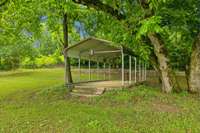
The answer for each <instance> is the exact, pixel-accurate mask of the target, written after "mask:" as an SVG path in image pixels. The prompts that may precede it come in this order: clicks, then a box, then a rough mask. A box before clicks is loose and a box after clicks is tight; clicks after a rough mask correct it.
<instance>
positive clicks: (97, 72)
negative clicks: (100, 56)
mask: <svg viewBox="0 0 200 133" xmlns="http://www.w3.org/2000/svg"><path fill="white" fill-rule="evenodd" d="M97 79H99V62H97Z"/></svg>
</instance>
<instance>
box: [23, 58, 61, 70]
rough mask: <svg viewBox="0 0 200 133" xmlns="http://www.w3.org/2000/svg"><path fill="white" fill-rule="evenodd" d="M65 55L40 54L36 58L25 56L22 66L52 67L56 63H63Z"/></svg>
mask: <svg viewBox="0 0 200 133" xmlns="http://www.w3.org/2000/svg"><path fill="white" fill-rule="evenodd" d="M63 62H64V58H63V56H57V55H49V56H43V55H42V56H40V57H37V58H35V59H31V58H25V59H24V60H23V61H22V63H21V66H22V67H24V68H43V67H52V66H55V65H60V64H63Z"/></svg>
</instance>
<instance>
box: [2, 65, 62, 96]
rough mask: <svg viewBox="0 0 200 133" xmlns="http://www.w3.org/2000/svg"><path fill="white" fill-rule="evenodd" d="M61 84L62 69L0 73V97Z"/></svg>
mask: <svg viewBox="0 0 200 133" xmlns="http://www.w3.org/2000/svg"><path fill="white" fill-rule="evenodd" d="M56 84H63V69H61V68H56V69H37V70H17V71H13V72H12V71H11V72H1V73H0V96H1V97H3V96H5V95H7V94H10V93H13V92H15V91H19V90H25V89H26V90H27V89H30V90H31V89H38V88H44V87H48V86H52V85H56Z"/></svg>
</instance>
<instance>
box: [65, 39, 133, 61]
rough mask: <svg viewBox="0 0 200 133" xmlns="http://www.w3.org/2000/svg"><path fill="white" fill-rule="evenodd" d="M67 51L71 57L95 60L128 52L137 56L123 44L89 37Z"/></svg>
mask: <svg viewBox="0 0 200 133" xmlns="http://www.w3.org/2000/svg"><path fill="white" fill-rule="evenodd" d="M64 52H67V55H68V56H69V57H73V58H81V59H86V60H88V59H90V60H93V61H100V62H102V61H105V60H106V59H112V58H116V57H119V56H121V54H122V52H123V54H128V55H132V56H135V54H134V53H133V51H132V50H130V49H128V48H126V47H124V46H122V45H117V46H116V45H114V43H113V42H111V41H107V40H103V39H99V38H94V37H89V38H87V39H84V40H82V41H80V42H78V43H77V44H75V45H72V46H70V47H68V48H66V49H65V50H64Z"/></svg>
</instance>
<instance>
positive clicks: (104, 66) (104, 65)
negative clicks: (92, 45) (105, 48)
mask: <svg viewBox="0 0 200 133" xmlns="http://www.w3.org/2000/svg"><path fill="white" fill-rule="evenodd" d="M103 68H104V80H106V63H104V64H103Z"/></svg>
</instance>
